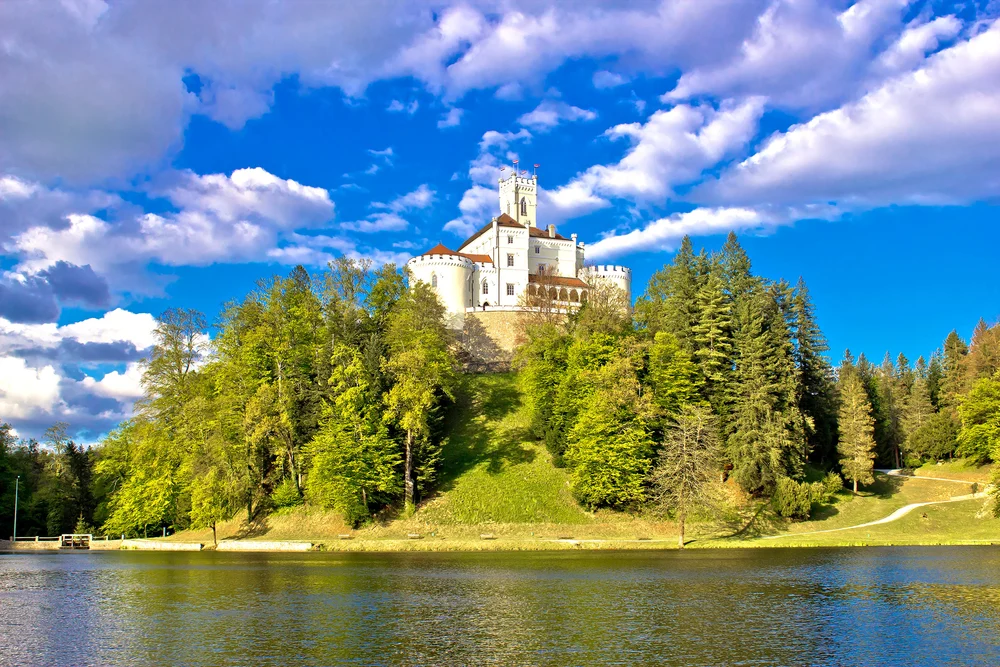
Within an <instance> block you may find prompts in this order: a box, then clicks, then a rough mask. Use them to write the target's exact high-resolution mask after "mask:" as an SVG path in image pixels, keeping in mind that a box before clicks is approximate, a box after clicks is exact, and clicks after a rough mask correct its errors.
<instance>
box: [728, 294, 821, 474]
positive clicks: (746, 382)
mask: <svg viewBox="0 0 1000 667" xmlns="http://www.w3.org/2000/svg"><path fill="white" fill-rule="evenodd" d="M737 310H738V313H737V319H738V321H739V323H740V326H739V329H738V331H737V335H736V337H735V347H736V362H735V364H736V365H735V372H734V382H733V395H732V398H731V400H732V404H733V412H732V418H731V427H730V428H731V431H730V433H729V437H728V438H727V453H728V456H729V459H730V461H731V463H732V465H733V473H732V475H733V478H734V479H735V480H736V481H737V483H739V484H740V486H742V487H743V488H744V489H745V490H746V491H748V492H751V493H765V494H766V493H770V492H771V491H772V490H773V489H774V486H775V484H776V483H777V480H778V478H779V477H783V476H784V477H795V476H798V475H799V474H800V473H801V469H802V464H803V462H804V459H805V451H804V450H805V433H804V424H803V420H802V416H801V413H800V412H799V409H798V396H797V387H798V377H797V376H798V371H797V369H796V367H795V362H794V359H793V357H792V345H791V335H790V333H789V331H788V328H787V326H786V323H785V319H784V317H783V315H782V313H781V309H780V305H779V303H778V301H777V300H776V299H775V294H774V292H773V291H770V290H765V289H764V288H762V287H758V288H756V289H755V290H754V291H753V292H752V293H751V294H749V295H748V296H747V297H746V298H744V299H743V300H742V302H741V303H740V304H739V306H738V309H737Z"/></svg>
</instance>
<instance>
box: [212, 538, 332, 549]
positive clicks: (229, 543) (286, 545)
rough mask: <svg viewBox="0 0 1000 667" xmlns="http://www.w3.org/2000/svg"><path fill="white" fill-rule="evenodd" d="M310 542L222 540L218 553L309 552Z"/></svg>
mask: <svg viewBox="0 0 1000 667" xmlns="http://www.w3.org/2000/svg"><path fill="white" fill-rule="evenodd" d="M312 547H313V545H312V542H267V541H263V540H246V541H242V540H241V541H237V540H223V541H222V542H219V546H218V547H217V550H218V551H311V550H312Z"/></svg>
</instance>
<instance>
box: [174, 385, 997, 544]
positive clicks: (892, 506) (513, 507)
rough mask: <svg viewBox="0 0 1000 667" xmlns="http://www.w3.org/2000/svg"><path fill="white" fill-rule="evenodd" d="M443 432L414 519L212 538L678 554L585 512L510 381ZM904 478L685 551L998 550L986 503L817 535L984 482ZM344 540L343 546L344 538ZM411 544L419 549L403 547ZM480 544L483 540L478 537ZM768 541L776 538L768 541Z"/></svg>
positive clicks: (192, 535) (701, 537)
mask: <svg viewBox="0 0 1000 667" xmlns="http://www.w3.org/2000/svg"><path fill="white" fill-rule="evenodd" d="M457 400H458V406H457V407H458V409H457V410H455V411H454V412H453V414H452V417H451V420H452V421H451V423H450V424H449V436H448V442H447V444H446V446H445V448H444V451H443V453H442V467H441V475H440V479H439V488H438V491H437V492H436V493H435V494H434V495H433V496H431V497H430V498H427V499H425V501H424V502H422V503H421V505H420V506H419V507H418V509H417V511H416V512H415V513H414V514H413V516H411V517H409V518H405V519H404V518H399V517H394V516H390V515H387V516H383V517H378V518H377V519H376V520H375V521H373V522H371V523H370V524H369V525H367V526H364V527H362V528H360V529H356V530H353V529H351V528H350V527H348V526H346V525H344V523H343V521H342V520H341V518H340V516H339V515H336V514H334V513H330V512H322V511H316V510H309V509H306V508H298V509H294V510H291V511H285V512H282V513H276V514H272V515H270V516H267V517H265V518H263V519H262V520H261V521H260V522H259V523H257V524H256V525H254V526H252V527H249V528H248V527H247V526H245V525H244V524H243V523H242V522H241V521H239V520H234V521H230V522H227V523H225V524H223V525H221V526H220V527H219V531H218V532H219V538H220V539H226V538H239V539H261V540H308V541H310V542H313V543H315V544H318V545H320V548H324V549H328V550H337V551H486V550H509V551H518V550H542V549H608V548H613V549H650V548H674V547H676V543H677V533H676V526H675V524H674V523H673V522H672V521H666V520H663V519H661V518H658V517H653V516H633V515H629V514H625V513H621V512H612V511H603V510H602V511H599V512H588V511H585V510H584V509H583V508H581V507H580V505H579V504H578V503H577V502H576V501H575V500H574V499H573V496H572V494H571V493H570V490H569V476H568V474H567V473H566V471H565V470H564V469H561V468H557V467H556V466H555V465H553V462H552V457H551V455H550V454H549V452H548V451H547V450H546V449H545V448H544V447H543V446H541V445H539V444H538V443H536V442H534V441H533V440H532V439H531V437H530V434H529V433H528V424H527V419H526V413H525V411H524V410H523V409H522V403H521V396H520V395H519V392H518V391H517V388H516V386H515V382H514V377H513V376H512V375H502V374H501V375H481V376H465V377H464V378H463V386H462V389H461V391H460V392H459V395H458V398H457ZM913 474H914V475H916V476H917V477H939V478H945V479H951V480H957V481H956V482H950V481H940V480H935V479H909V478H903V477H890V476H887V475H884V474H878V475H877V476H876V482H875V484H873V485H871V486H870V487H868V488H866V489H864V490H863V492H862V493H861V494H859V495H857V496H855V495H853V494H852V493H850V492H849V491H847V490H844V491H842V492H840V493H838V494H837V497H836V499H835V502H833V503H832V504H830V505H824V506H822V507H818V508H815V510H814V513H813V517H812V519H810V520H809V521H799V522H790V521H776V522H772V523H770V524H768V525H765V526H762V527H761V529H760V530H759V534H755V535H753V536H752V537H748V536H747V535H746V534H744V535H741V537H740V538H734V537H731V535H732V534H733V533H734V532H735V530H736V528H737V526H735V525H722V524H720V523H696V524H694V525H693V526H689V529H688V532H687V535H688V538H689V539H690V540H691V542H690V544H689V546H690V547H693V548H702V547H704V548H727V547H783V546H838V545H858V544H867V545H892V544H965V543H989V542H997V543H1000V520H998V519H994V518H992V517H989V516H987V515H986V513H984V512H982V511H981V510H982V508H983V504H984V501H983V500H979V499H976V500H968V501H961V502H955V503H948V504H943V505H930V506H927V507H924V508H920V509H918V510H916V511H914V512H912V513H910V514H909V515H907V516H905V517H903V518H902V519H900V520H898V521H894V522H892V523H887V524H882V525H878V526H871V527H866V528H858V529H852V530H838V532H832V533H822V534H808V535H807V534H806V533H812V532H813V531H820V530H831V529H841V528H845V527H850V526H854V525H857V524H861V523H866V522H869V521H874V520H878V519H881V518H883V517H886V516H888V515H889V514H891V513H892V512H894V511H895V510H897V509H899V508H901V507H904V506H905V505H908V504H911V503H921V502H935V501H941V500H948V499H950V498H952V497H954V496H962V495H966V494H969V493H971V491H972V486H971V485H972V483H973V482H976V483H979V484H980V485H982V484H983V483H985V482H986V480H987V479H988V477H989V470H988V468H986V467H979V468H976V467H966V466H965V465H964V463H963V462H961V461H952V462H948V463H946V464H942V465H928V466H924V467H922V468H920V469H917V470H915V471H913ZM343 535H349V536H350V538H349V539H342V538H341V536H343ZM413 535H419V538H411V537H410V536H413ZM484 535H486V536H488V537H487V538H484V537H483V536H484ZM774 535H781V536H782V537H780V538H777V539H774V538H773V536H774ZM167 539H175V540H182V541H200V542H205V543H209V544H210V543H211V540H212V536H211V531H207V530H201V531H183V532H181V533H178V534H176V535H174V536H171V537H169V538H167Z"/></svg>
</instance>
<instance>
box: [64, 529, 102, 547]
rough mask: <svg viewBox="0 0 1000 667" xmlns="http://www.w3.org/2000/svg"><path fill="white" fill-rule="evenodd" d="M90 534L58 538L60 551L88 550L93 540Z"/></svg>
mask: <svg viewBox="0 0 1000 667" xmlns="http://www.w3.org/2000/svg"><path fill="white" fill-rule="evenodd" d="M93 537H94V536H93V535H91V534H89V533H88V534H86V535H83V534H68V535H60V536H59V540H60V542H59V547H60V548H61V549H89V548H90V541H91V539H93Z"/></svg>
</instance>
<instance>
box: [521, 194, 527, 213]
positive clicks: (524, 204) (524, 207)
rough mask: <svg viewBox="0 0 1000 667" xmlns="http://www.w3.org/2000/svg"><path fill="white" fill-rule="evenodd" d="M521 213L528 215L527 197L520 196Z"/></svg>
mask: <svg viewBox="0 0 1000 667" xmlns="http://www.w3.org/2000/svg"><path fill="white" fill-rule="evenodd" d="M521 215H528V198H527V197H521Z"/></svg>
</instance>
